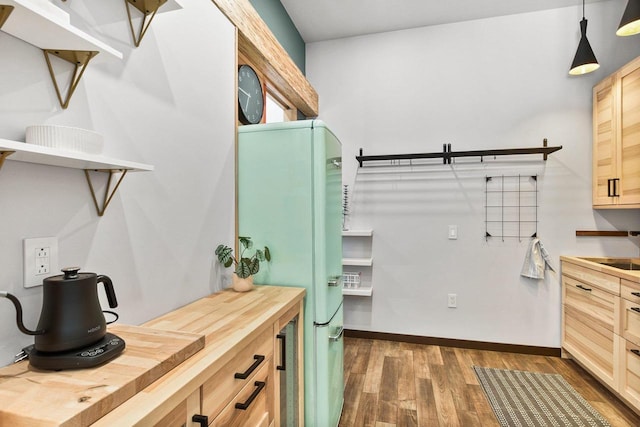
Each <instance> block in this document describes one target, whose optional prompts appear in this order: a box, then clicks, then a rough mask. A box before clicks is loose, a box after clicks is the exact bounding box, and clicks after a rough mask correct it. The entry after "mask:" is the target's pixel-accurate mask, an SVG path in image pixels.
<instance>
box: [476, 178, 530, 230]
mask: <svg viewBox="0 0 640 427" xmlns="http://www.w3.org/2000/svg"><path fill="white" fill-rule="evenodd" d="M537 235H538V175H511V176H505V175H500V176H486V177H485V240H487V241H488V240H489V238H490V237H499V238H501V239H502V241H503V242H504V239H505V238H518V239H519V240H520V241H522V238H523V237H526V238H529V237H536V236H537Z"/></svg>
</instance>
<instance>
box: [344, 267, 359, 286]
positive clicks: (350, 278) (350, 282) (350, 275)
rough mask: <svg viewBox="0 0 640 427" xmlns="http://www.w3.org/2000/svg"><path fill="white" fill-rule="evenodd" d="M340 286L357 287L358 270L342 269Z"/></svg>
mask: <svg viewBox="0 0 640 427" xmlns="http://www.w3.org/2000/svg"><path fill="white" fill-rule="evenodd" d="M342 286H343V287H345V288H359V287H360V272H350V271H344V272H343V273H342Z"/></svg>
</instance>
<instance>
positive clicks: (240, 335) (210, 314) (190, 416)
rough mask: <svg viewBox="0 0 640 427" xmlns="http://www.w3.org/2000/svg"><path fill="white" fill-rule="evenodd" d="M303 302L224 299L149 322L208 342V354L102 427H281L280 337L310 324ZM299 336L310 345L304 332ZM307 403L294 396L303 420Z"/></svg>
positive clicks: (269, 296) (266, 289)
mask: <svg viewBox="0 0 640 427" xmlns="http://www.w3.org/2000/svg"><path fill="white" fill-rule="evenodd" d="M303 297H304V289H299V288H288V287H287V288H280V287H277V286H257V287H256V289H254V290H253V291H251V292H247V293H243V294H239V293H237V292H233V291H224V292H221V293H218V294H214V295H211V296H210V297H207V298H202V299H200V300H198V301H195V302H194V303H192V304H189V305H187V306H184V307H182V308H180V309H178V310H175V311H173V312H171V313H168V314H166V315H164V316H161V317H159V318H157V319H154V320H152V321H150V322H147V323H146V324H145V326H146V327H149V328H155V329H159V330H163V331H166V330H168V331H183V332H187V331H189V332H192V333H198V334H203V335H204V336H205V347H204V349H202V350H201V351H200V352H198V353H197V354H195V355H194V356H192V357H191V358H189V359H188V360H187V361H185V362H184V363H182V364H181V365H179V366H178V367H176V368H175V369H173V370H172V371H171V372H170V373H168V374H166V375H165V376H163V377H162V378H160V379H159V380H158V381H156V382H155V383H153V384H152V385H151V386H149V387H147V388H146V389H144V390H142V391H141V392H139V393H138V394H136V395H135V396H133V397H132V398H130V399H129V400H127V401H126V402H124V403H123V404H122V405H120V406H119V407H118V408H116V409H115V410H113V411H111V412H110V413H108V414H106V415H105V416H104V417H102V418H101V419H99V420H98V421H97V422H96V423H95V424H94V425H95V426H112V425H155V426H163V427H164V426H171V427H173V426H176V427H181V426H187V427H193V426H198V425H208V426H225V427H233V426H238V427H272V426H275V425H279V419H280V416H279V410H280V405H279V403H280V401H279V396H278V395H279V392H278V387H279V382H278V376H279V374H278V373H279V371H278V370H277V365H278V364H280V361H281V358H282V355H281V354H280V349H281V344H280V342H279V341H278V339H277V337H276V334H277V331H280V329H281V328H282V326H283V325H286V324H287V323H288V322H289V321H290V320H291V319H293V318H298V319H302V316H303V313H302V307H303ZM297 334H298V341H297V342H299V343H302V342H303V339H302V334H303V332H302V328H299V330H298V331H297ZM297 354H298V357H299V358H300V361H299V363H298V364H297V365H296V369H297V370H298V375H297V379H298V381H299V382H298V384H297V389H298V390H304V384H303V371H302V369H303V364H302V361H301V360H302V357H303V351H302V347H301V346H300V347H299V350H298V353H297ZM303 397H304V396H303V395H302V394H299V395H293V396H291V398H293V399H299V405H297V407H299V408H300V411H301V412H300V415H299V416H300V418H299V419H301V420H304V413H303V412H302V411H303V410H304V405H303V404H302V399H303ZM194 416H196V417H198V418H199V420H201V421H196V420H194ZM300 425H303V424H302V423H301V424H300Z"/></svg>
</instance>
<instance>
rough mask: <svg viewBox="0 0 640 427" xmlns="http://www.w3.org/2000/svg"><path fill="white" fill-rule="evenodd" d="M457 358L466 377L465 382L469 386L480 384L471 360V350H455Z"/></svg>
mask: <svg viewBox="0 0 640 427" xmlns="http://www.w3.org/2000/svg"><path fill="white" fill-rule="evenodd" d="M454 351H455V354H456V358H457V359H458V365H459V366H460V368H461V369H462V376H463V377H464V381H465V383H467V384H473V385H477V384H478V377H477V376H476V374H475V373H474V371H473V369H471V368H472V367H473V361H472V360H471V355H470V353H469V350H467V349H464V348H455V349H454Z"/></svg>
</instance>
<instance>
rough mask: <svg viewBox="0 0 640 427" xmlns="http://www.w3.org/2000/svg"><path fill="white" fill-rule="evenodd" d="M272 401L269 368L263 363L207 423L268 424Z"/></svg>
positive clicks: (229, 426) (215, 426)
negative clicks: (218, 413)
mask: <svg viewBox="0 0 640 427" xmlns="http://www.w3.org/2000/svg"><path fill="white" fill-rule="evenodd" d="M272 402H273V384H272V377H271V369H270V367H269V366H268V365H265V366H263V367H262V368H261V369H260V370H259V371H258V373H257V374H256V375H254V376H253V378H252V379H251V381H250V382H249V383H248V384H245V386H244V387H243V388H242V390H240V393H238V394H237V395H236V396H235V398H234V399H232V400H231V402H230V403H229V404H228V405H227V406H226V407H225V408H224V409H223V410H222V412H220V415H218V416H217V417H216V418H215V419H214V420H213V421H212V422H211V424H209V425H210V426H211V427H262V426H268V425H269V418H271V417H273V415H272V414H273V410H272V408H270V405H271V404H272ZM238 405H240V406H241V407H238Z"/></svg>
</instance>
